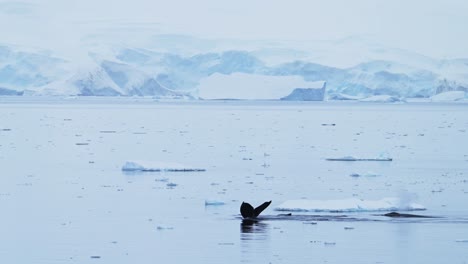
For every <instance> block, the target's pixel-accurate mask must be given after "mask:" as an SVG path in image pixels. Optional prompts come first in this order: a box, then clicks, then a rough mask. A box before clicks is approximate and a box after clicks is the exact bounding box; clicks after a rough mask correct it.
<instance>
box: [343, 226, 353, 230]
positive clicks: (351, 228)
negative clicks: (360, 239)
mask: <svg viewBox="0 0 468 264" xmlns="http://www.w3.org/2000/svg"><path fill="white" fill-rule="evenodd" d="M353 229H354V227H352V226H345V227H344V230H353Z"/></svg>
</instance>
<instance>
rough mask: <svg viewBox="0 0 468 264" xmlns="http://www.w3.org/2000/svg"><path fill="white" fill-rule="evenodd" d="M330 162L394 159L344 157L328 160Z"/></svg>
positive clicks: (384, 159) (385, 159)
mask: <svg viewBox="0 0 468 264" xmlns="http://www.w3.org/2000/svg"><path fill="white" fill-rule="evenodd" d="M326 160H328V161H392V160H393V159H392V158H388V157H378V158H356V157H353V156H344V157H340V158H327V159H326Z"/></svg>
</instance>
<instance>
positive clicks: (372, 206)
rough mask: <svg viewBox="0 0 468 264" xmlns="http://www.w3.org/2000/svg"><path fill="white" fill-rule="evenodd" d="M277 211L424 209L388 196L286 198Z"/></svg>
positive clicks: (415, 204)
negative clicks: (317, 198)
mask: <svg viewBox="0 0 468 264" xmlns="http://www.w3.org/2000/svg"><path fill="white" fill-rule="evenodd" d="M275 210H277V211H290V212H381V211H417V210H426V208H425V207H424V206H423V205H420V204H417V203H413V202H407V201H404V200H402V199H400V198H396V197H389V198H383V199H380V200H361V199H357V198H350V199H341V200H305V199H303V200H288V201H285V202H283V203H282V204H280V205H278V206H277V207H276V208H275Z"/></svg>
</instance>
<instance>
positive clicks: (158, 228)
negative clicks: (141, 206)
mask: <svg viewBox="0 0 468 264" xmlns="http://www.w3.org/2000/svg"><path fill="white" fill-rule="evenodd" d="M156 229H157V230H160V231H161V230H172V229H174V228H173V227H171V226H157V227H156Z"/></svg>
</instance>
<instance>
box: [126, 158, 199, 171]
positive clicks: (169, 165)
mask: <svg viewBox="0 0 468 264" xmlns="http://www.w3.org/2000/svg"><path fill="white" fill-rule="evenodd" d="M122 171H187V172H188V171H205V169H202V168H194V167H191V166H186V165H183V164H180V163H175V162H158V161H127V162H125V164H124V165H123V166H122Z"/></svg>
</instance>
